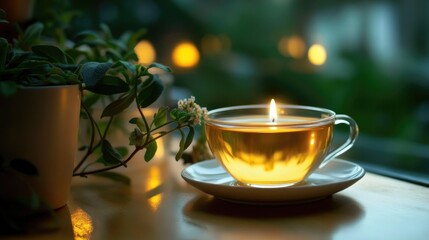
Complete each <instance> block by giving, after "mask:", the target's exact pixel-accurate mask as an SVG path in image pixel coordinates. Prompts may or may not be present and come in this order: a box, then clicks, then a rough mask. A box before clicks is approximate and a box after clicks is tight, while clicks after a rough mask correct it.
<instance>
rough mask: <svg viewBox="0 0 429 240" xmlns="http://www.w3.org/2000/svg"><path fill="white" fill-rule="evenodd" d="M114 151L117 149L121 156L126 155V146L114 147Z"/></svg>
mask: <svg viewBox="0 0 429 240" xmlns="http://www.w3.org/2000/svg"><path fill="white" fill-rule="evenodd" d="M115 149H116V151H118V153H119V154H121V156H122V157H125V156H127V154H128V148H127V147H116V148H115Z"/></svg>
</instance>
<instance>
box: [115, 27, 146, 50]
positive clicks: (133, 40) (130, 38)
mask: <svg viewBox="0 0 429 240" xmlns="http://www.w3.org/2000/svg"><path fill="white" fill-rule="evenodd" d="M146 32H147V31H146V29H139V30H137V31H135V32H133V33H132V35H125V34H124V35H123V36H122V37H121V38H122V40H123V41H126V43H127V47H128V48H130V49H132V48H134V47H135V46H136V45H137V43H138V41H139V40H140V39H141V38H142V36H143V35H144V34H145V33H146Z"/></svg>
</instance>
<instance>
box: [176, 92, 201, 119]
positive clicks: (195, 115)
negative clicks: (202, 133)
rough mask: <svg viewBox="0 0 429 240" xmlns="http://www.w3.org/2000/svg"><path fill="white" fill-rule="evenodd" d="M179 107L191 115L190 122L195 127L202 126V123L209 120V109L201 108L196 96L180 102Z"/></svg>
mask: <svg viewBox="0 0 429 240" xmlns="http://www.w3.org/2000/svg"><path fill="white" fill-rule="evenodd" d="M177 107H178V108H179V109H180V110H183V111H185V112H188V113H190V114H191V118H190V119H189V121H190V122H191V123H192V124H194V125H195V124H201V122H202V121H204V120H206V119H207V108H205V107H203V108H201V107H200V105H198V104H197V103H196V102H195V97H194V96H191V97H190V98H188V99H181V100H179V101H178V102H177Z"/></svg>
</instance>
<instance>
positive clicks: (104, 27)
mask: <svg viewBox="0 0 429 240" xmlns="http://www.w3.org/2000/svg"><path fill="white" fill-rule="evenodd" d="M100 28H101V30H102V31H103V33H104V34H105V35H106V39H108V40H110V39H113V36H112V32H111V31H110V28H109V26H108V25H106V24H104V23H102V24H100Z"/></svg>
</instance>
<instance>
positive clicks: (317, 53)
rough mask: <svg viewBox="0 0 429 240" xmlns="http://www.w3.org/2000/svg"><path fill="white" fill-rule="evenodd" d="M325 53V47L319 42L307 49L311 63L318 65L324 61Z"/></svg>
mask: <svg viewBox="0 0 429 240" xmlns="http://www.w3.org/2000/svg"><path fill="white" fill-rule="evenodd" d="M326 58H327V54H326V50H325V48H324V47H323V46H322V45H320V44H314V45H312V46H311V47H310V49H309V50H308V60H309V61H310V63H311V64H313V65H316V66H320V65H323V64H324V63H325V62H326Z"/></svg>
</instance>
